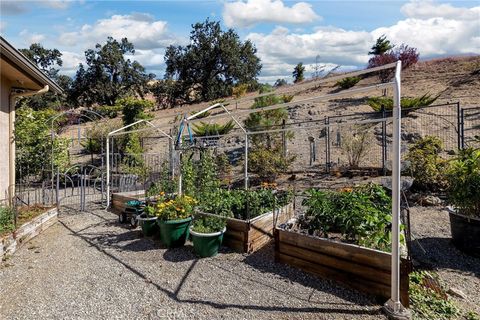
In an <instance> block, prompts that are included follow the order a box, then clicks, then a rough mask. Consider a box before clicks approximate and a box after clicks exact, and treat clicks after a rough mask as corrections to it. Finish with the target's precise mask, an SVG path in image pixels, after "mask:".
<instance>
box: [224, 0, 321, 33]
mask: <svg viewBox="0 0 480 320" xmlns="http://www.w3.org/2000/svg"><path fill="white" fill-rule="evenodd" d="M317 19H320V17H319V16H318V15H317V14H316V13H315V12H314V11H313V9H312V5H311V4H308V3H306V2H298V3H296V4H294V5H293V6H291V7H287V6H285V5H284V4H283V1H281V0H247V1H246V2H245V1H243V0H242V1H236V2H226V3H225V4H224V7H223V21H224V22H225V24H226V25H227V26H229V27H249V26H253V25H255V24H257V23H260V22H273V23H295V24H300V23H309V22H313V21H315V20H317Z"/></svg>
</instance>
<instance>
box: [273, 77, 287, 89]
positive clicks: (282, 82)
mask: <svg viewBox="0 0 480 320" xmlns="http://www.w3.org/2000/svg"><path fill="white" fill-rule="evenodd" d="M287 84H288V83H287V80H285V79H277V81H275V84H274V85H273V86H274V87H275V88H279V87H283V86H286V85H287Z"/></svg>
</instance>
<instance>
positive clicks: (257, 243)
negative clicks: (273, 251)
mask: <svg viewBox="0 0 480 320" xmlns="http://www.w3.org/2000/svg"><path fill="white" fill-rule="evenodd" d="M200 214H202V215H206V216H215V215H213V214H209V213H200ZM293 215H294V207H293V203H289V204H287V205H286V206H283V207H281V208H279V209H276V210H275V214H274V212H273V211H271V212H267V213H264V214H262V215H260V216H258V217H255V218H253V219H250V220H240V219H235V218H227V231H226V232H225V234H224V236H223V245H225V246H227V247H229V248H231V249H233V250H235V251H237V252H244V253H252V252H254V251H257V250H258V249H260V248H262V247H263V246H264V245H266V244H267V243H268V242H269V241H270V239H272V238H273V230H274V225H277V224H281V223H285V222H287V221H288V220H289V219H290V218H292V217H293Z"/></svg>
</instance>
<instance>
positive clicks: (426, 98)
mask: <svg viewBox="0 0 480 320" xmlns="http://www.w3.org/2000/svg"><path fill="white" fill-rule="evenodd" d="M438 97H439V95H438V96H432V95H430V94H428V93H425V94H424V95H422V96H420V97H414V98H407V97H404V98H402V99H401V101H402V102H401V107H402V110H403V111H404V112H409V111H413V110H415V109H418V108H421V107H427V106H429V105H431V104H432V103H434V102H435V101H436V100H437V99H438ZM367 104H368V105H369V106H370V107H371V108H372V109H373V110H375V111H377V112H380V111H382V107H384V108H385V110H387V111H391V110H393V98H389V97H372V98H369V99H368V100H367Z"/></svg>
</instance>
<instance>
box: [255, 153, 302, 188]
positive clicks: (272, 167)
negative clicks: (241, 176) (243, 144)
mask: <svg viewBox="0 0 480 320" xmlns="http://www.w3.org/2000/svg"><path fill="white" fill-rule="evenodd" d="M293 161H295V156H287V157H284V156H283V152H282V150H281V149H280V148H275V149H271V148H270V149H266V148H265V149H264V148H261V147H260V148H254V149H253V150H252V151H250V153H249V154H248V169H249V171H250V172H254V173H256V174H257V175H258V177H259V178H260V179H261V180H262V181H268V182H273V181H275V179H277V177H278V175H279V174H281V173H283V172H286V171H287V170H288V168H289V167H290V165H291V164H292V163H293Z"/></svg>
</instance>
